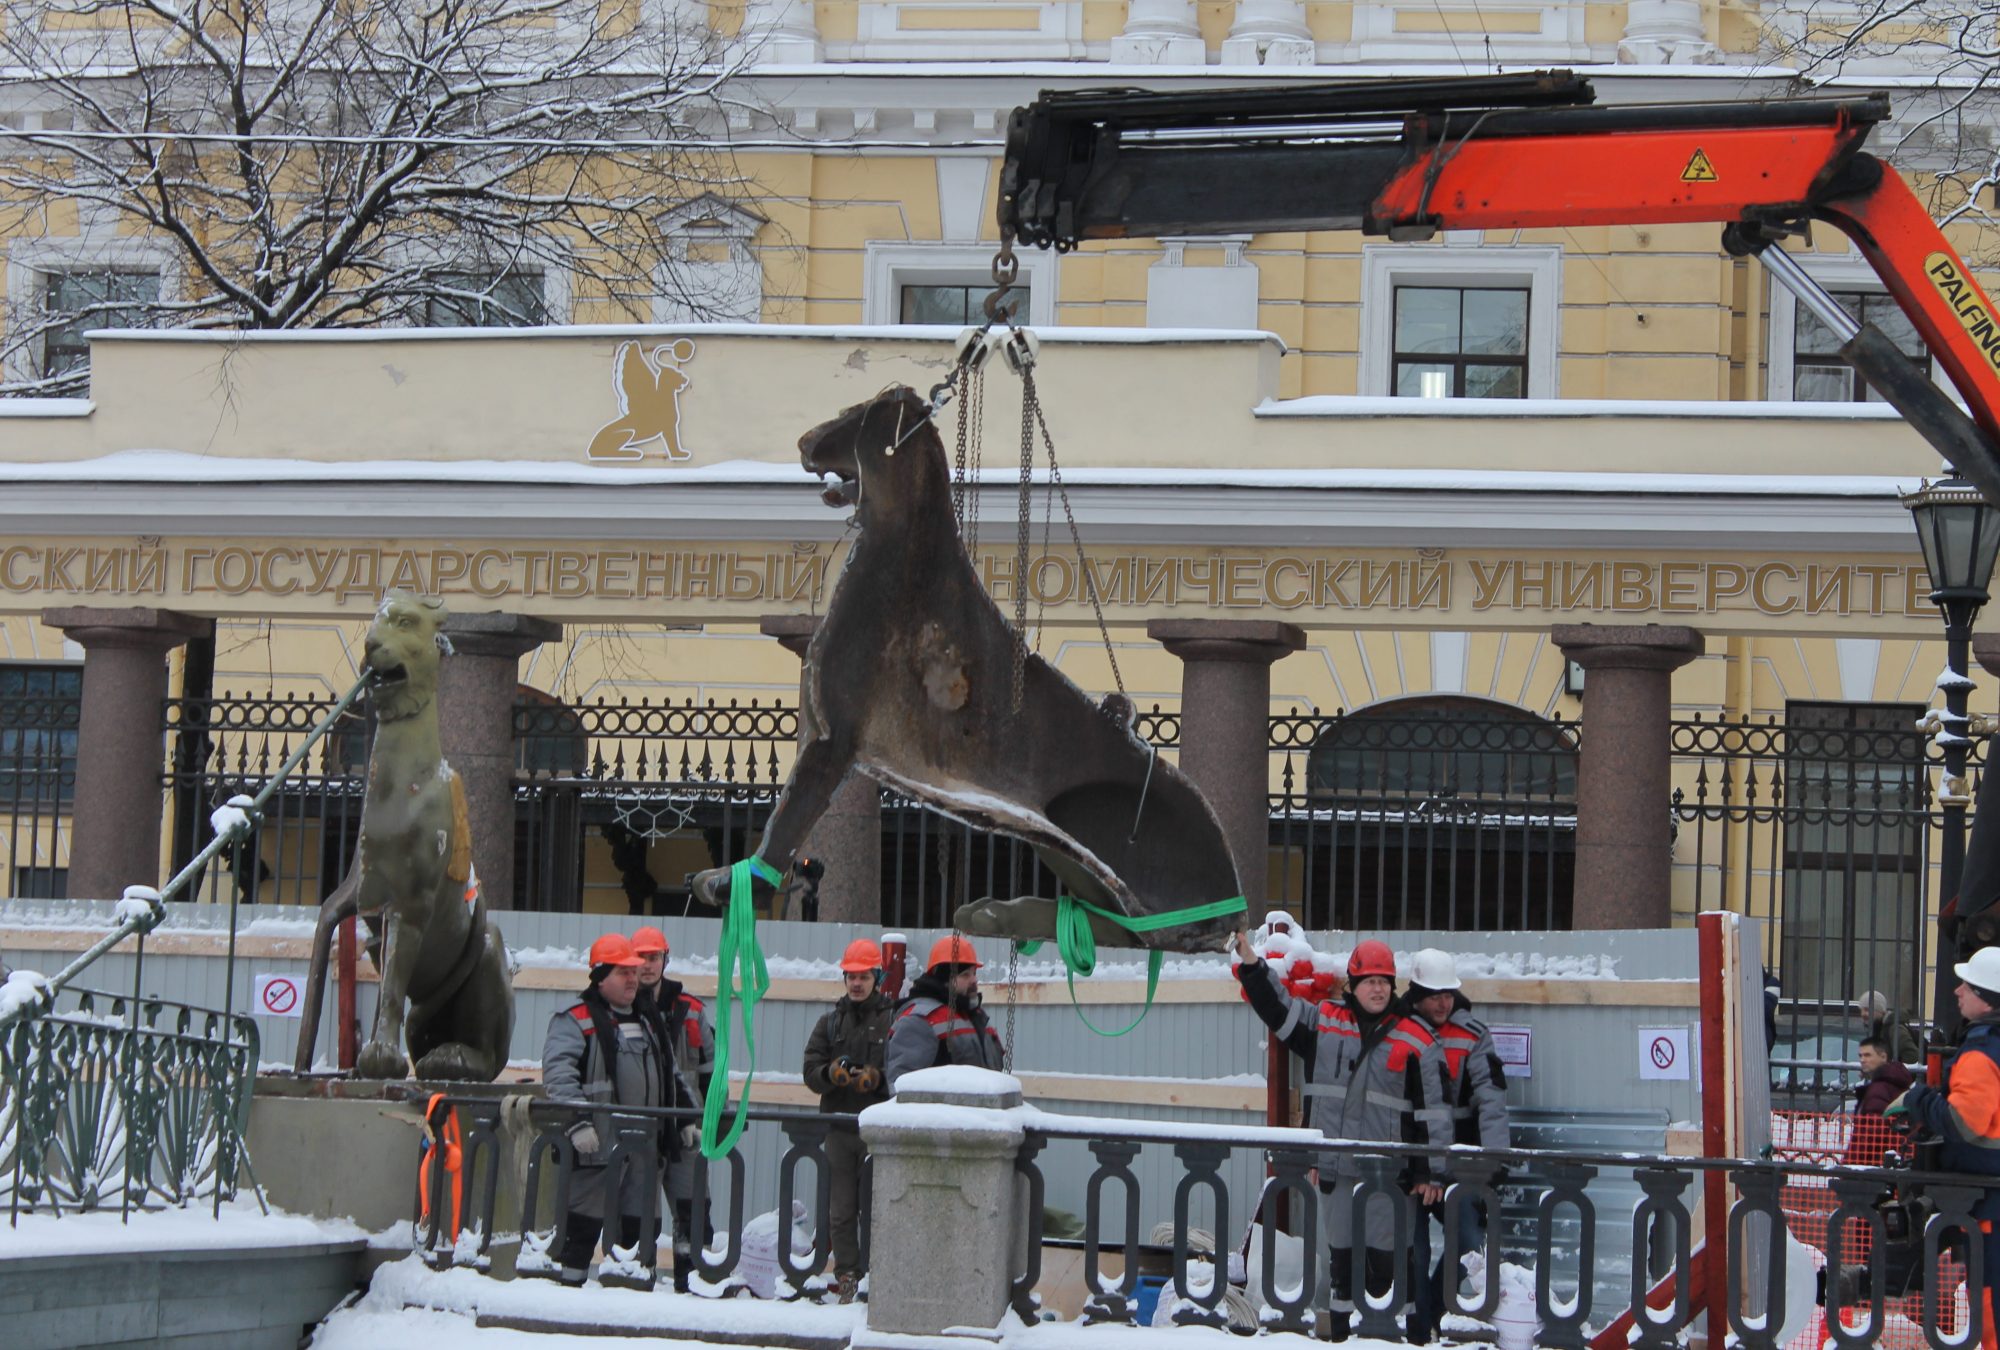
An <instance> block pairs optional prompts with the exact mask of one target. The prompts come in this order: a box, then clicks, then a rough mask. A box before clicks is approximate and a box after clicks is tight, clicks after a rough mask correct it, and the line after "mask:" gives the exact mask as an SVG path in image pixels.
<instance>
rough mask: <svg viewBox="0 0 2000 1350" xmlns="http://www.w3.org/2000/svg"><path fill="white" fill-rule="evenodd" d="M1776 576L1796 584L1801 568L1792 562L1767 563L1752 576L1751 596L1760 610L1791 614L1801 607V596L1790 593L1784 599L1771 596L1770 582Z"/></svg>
mask: <svg viewBox="0 0 2000 1350" xmlns="http://www.w3.org/2000/svg"><path fill="white" fill-rule="evenodd" d="M1775 576H1782V577H1784V579H1785V580H1786V581H1789V582H1790V583H1792V585H1794V586H1796V585H1798V582H1799V569H1798V568H1796V567H1794V566H1792V565H1791V564H1790V563H1781V562H1771V563H1765V564H1764V565H1763V566H1762V567H1759V568H1758V569H1757V570H1756V572H1755V573H1754V574H1753V575H1752V576H1751V579H1750V598H1751V600H1752V601H1754V602H1755V603H1756V606H1757V608H1758V610H1759V611H1760V612H1762V613H1765V614H1790V613H1791V612H1792V611H1793V610H1795V609H1797V608H1798V607H1799V598H1798V597H1797V596H1796V595H1788V596H1786V597H1785V598H1784V600H1783V601H1778V600H1773V599H1772V598H1771V592H1770V584H1771V578H1772V577H1775Z"/></svg>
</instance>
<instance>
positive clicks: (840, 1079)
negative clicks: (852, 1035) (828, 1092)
mask: <svg viewBox="0 0 2000 1350" xmlns="http://www.w3.org/2000/svg"><path fill="white" fill-rule="evenodd" d="M859 1068H860V1066H859V1065H857V1064H856V1063H855V1062H854V1061H853V1060H851V1059H849V1058H848V1057H847V1056H846V1055H842V1056H841V1057H840V1058H839V1059H836V1060H835V1061H834V1062H833V1067H832V1068H830V1069H828V1070H827V1071H826V1076H827V1078H828V1079H829V1080H830V1081H831V1082H832V1083H833V1085H834V1086H835V1087H843V1088H844V1087H852V1086H854V1075H855V1073H856V1072H857V1071H858V1070H859Z"/></svg>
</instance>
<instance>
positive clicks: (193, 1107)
mask: <svg viewBox="0 0 2000 1350" xmlns="http://www.w3.org/2000/svg"><path fill="white" fill-rule="evenodd" d="M62 1004H73V1006H67V1007H65V1006H61V1005H62ZM257 1055H258V1036H257V1025H256V1021H255V1020H254V1019H253V1018H252V1017H250V1016H249V1015H248V1014H245V1013H235V1014H229V1013H224V1012H222V1011H219V1010H217V1009H214V1008H197V1007H191V1006H189V1005H186V1004H181V1003H170V1002H167V1001H165V1000H163V999H157V998H140V999H134V998H131V997H130V996H127V995H123V994H107V993H103V992H99V991H96V990H85V989H78V988H71V989H69V990H68V991H66V992H65V993H64V994H63V995H62V996H61V997H60V999H59V1000H58V1007H57V1008H56V1009H55V1010H53V1011H50V1012H48V1013H45V1014H44V1015H42V1016H41V1017H38V1018H35V1019H34V1020H32V1021H24V1022H18V1023H16V1024H14V1025H13V1026H10V1027H8V1028H6V1029H5V1031H4V1032H0V1194H4V1199H5V1204H6V1207H7V1212H8V1217H9V1220H10V1222H13V1221H18V1220H19V1217H20V1216H21V1215H22V1214H24V1213H47V1212H83V1211H89V1210H97V1209H112V1208H116V1209H118V1210H119V1211H120V1212H121V1213H125V1214H129V1213H131V1212H132V1211H133V1210H141V1209H159V1208H165V1207H169V1206H185V1205H188V1204H190V1203H192V1202H193V1201H195V1200H196V1199H197V1198H199V1197H201V1196H202V1195H203V1193H204V1192H206V1193H207V1195H208V1197H209V1198H210V1199H211V1201H212V1202H213V1204H214V1205H216V1206H220V1205H221V1203H222V1202H223V1201H225V1200H231V1199H234V1198H235V1197H236V1194H237V1190H238V1186H239V1184H240V1182H241V1180H242V1178H243V1175H244V1172H245V1171H246V1169H247V1168H248V1165H249V1160H248V1158H247V1156H246V1155H245V1152H244V1149H243V1143H242V1141H243V1132H244V1129H245V1127H246V1126H247V1124H248V1122H249V1114H250V1096H251V1091H252V1087H253V1085H254V1082H255V1078H256V1073H257Z"/></svg>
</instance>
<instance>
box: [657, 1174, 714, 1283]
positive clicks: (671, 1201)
mask: <svg viewBox="0 0 2000 1350" xmlns="http://www.w3.org/2000/svg"><path fill="white" fill-rule="evenodd" d="M707 1166H708V1159H706V1158H704V1157H702V1156H701V1150H700V1149H698V1148H684V1149H682V1150H681V1156H680V1157H678V1158H675V1159H673V1160H672V1161H670V1162H668V1164H667V1165H666V1168H665V1173H666V1175H665V1178H664V1180H665V1182H666V1190H667V1212H668V1213H669V1214H671V1215H672V1216H673V1221H674V1288H675V1289H677V1290H679V1291H680V1292H682V1293H686V1292H687V1283H688V1272H689V1271H690V1270H691V1269H693V1267H694V1254H695V1252H697V1251H701V1250H704V1249H706V1248H707V1246H708V1239H709V1236H710V1234H711V1233H713V1232H714V1228H713V1226H712V1225H711V1223H710V1220H709V1205H708V1193H707V1188H706V1187H704V1188H703V1191H702V1198H701V1212H700V1213H699V1214H697V1213H695V1203H694V1183H695V1176H696V1172H695V1169H696V1168H698V1167H707Z"/></svg>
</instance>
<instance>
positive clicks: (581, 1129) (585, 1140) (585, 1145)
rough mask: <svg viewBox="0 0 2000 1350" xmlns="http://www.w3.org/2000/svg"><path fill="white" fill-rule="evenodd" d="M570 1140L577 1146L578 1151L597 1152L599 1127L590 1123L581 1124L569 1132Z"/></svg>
mask: <svg viewBox="0 0 2000 1350" xmlns="http://www.w3.org/2000/svg"><path fill="white" fill-rule="evenodd" d="M569 1141H570V1143H572V1144H574V1145H575V1146H576V1151H577V1152H578V1153H595V1152H597V1127H596V1126H595V1125H590V1124H583V1125H579V1126H577V1127H576V1128H575V1129H573V1130H571V1131H570V1132H569Z"/></svg>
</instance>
